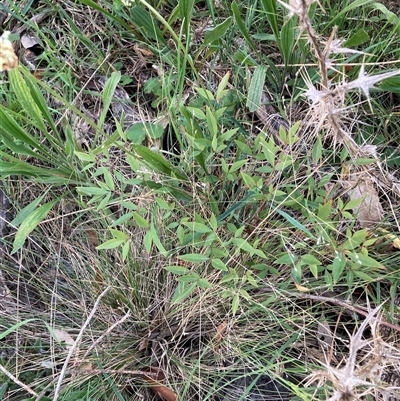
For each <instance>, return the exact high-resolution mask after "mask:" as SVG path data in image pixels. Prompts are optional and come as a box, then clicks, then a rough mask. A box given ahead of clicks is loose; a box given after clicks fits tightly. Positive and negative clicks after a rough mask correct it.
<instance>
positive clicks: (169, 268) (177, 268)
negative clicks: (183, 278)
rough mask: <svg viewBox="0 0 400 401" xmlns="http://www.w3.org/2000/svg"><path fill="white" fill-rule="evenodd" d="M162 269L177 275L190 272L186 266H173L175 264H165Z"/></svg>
mask: <svg viewBox="0 0 400 401" xmlns="http://www.w3.org/2000/svg"><path fill="white" fill-rule="evenodd" d="M164 269H165V270H166V271H167V272H170V273H174V274H178V275H181V274H189V273H190V270H189V269H188V268H186V267H183V266H175V265H173V266H166V267H164Z"/></svg>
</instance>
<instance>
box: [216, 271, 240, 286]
mask: <svg viewBox="0 0 400 401" xmlns="http://www.w3.org/2000/svg"><path fill="white" fill-rule="evenodd" d="M237 279H238V275H237V273H236V272H235V271H234V270H231V272H230V273H228V274H226V275H225V276H224V277H222V278H221V280H220V281H219V283H220V284H224V283H229V282H230V281H236V280H237Z"/></svg>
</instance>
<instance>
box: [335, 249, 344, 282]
mask: <svg viewBox="0 0 400 401" xmlns="http://www.w3.org/2000/svg"><path fill="white" fill-rule="evenodd" d="M346 262H347V259H346V256H345V255H344V254H343V253H342V252H337V251H336V252H335V257H334V259H333V262H332V266H331V267H332V279H333V282H334V283H335V284H336V283H337V282H338V281H339V279H340V277H341V276H342V274H343V270H344V268H345V266H346Z"/></svg>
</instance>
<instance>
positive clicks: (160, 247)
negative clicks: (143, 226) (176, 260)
mask: <svg viewBox="0 0 400 401" xmlns="http://www.w3.org/2000/svg"><path fill="white" fill-rule="evenodd" d="M149 232H150V235H151V238H152V241H153V243H154V245H155V246H156V247H157V249H158V250H159V251H160V253H161V255H163V256H167V255H168V252H167V251H166V249H165V248H164V246H163V244H162V243H161V241H160V238H159V237H158V235H157V231H156V228H155V226H154V224H153V223H152V224H151V226H150V231H149Z"/></svg>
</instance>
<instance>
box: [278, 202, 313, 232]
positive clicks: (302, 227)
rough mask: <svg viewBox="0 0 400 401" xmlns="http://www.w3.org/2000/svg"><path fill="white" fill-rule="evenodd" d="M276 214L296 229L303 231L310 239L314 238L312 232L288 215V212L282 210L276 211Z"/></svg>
mask: <svg viewBox="0 0 400 401" xmlns="http://www.w3.org/2000/svg"><path fill="white" fill-rule="evenodd" d="M276 212H277V213H279V214H280V215H281V216H282V217H284V218H285V219H286V220H287V221H288V222H289V223H290V224H292V225H293V226H294V227H296V228H298V229H299V230H301V231H303V232H304V233H306V234H307V235H308V236H309V237H310V238H314V239H315V237H314V235H313V234H312V233H311V231H310V230H309V229H308V228H306V227H304V226H303V224H301V223H300V222H298V221H297V220H296V219H294V218H293V217H292V216H290V215H288V214H287V213H286V212H284V211H283V210H280V209H276Z"/></svg>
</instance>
